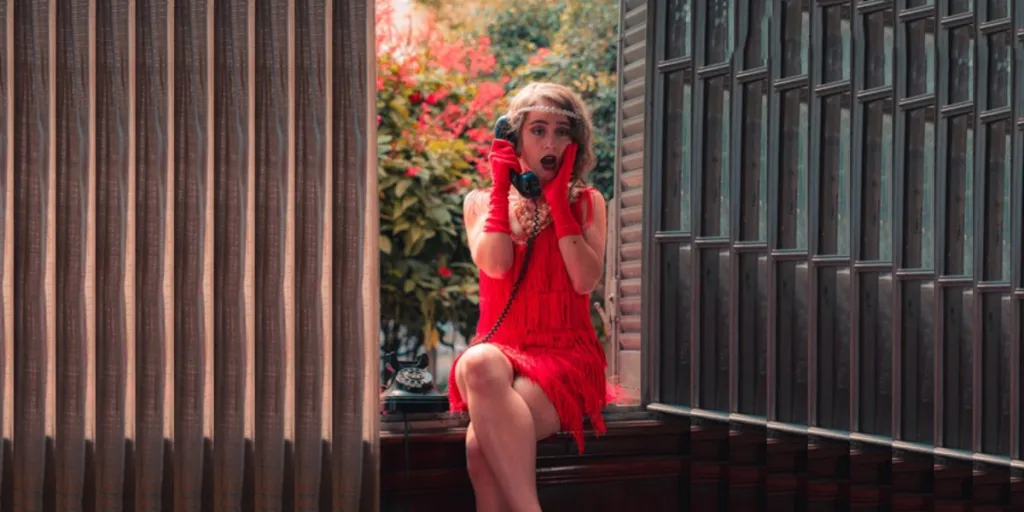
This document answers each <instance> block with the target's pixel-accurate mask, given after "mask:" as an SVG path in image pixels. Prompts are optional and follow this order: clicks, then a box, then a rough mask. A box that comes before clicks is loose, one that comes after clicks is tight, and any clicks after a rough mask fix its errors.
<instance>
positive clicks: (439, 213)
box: [430, 205, 452, 224]
mask: <svg viewBox="0 0 1024 512" xmlns="http://www.w3.org/2000/svg"><path fill="white" fill-rule="evenodd" d="M430 216H431V217H433V218H434V220H436V221H437V222H438V223H439V224H448V223H449V222H451V221H452V214H451V213H450V212H449V211H448V209H447V208H445V207H444V206H443V205H442V206H435V207H433V208H431V209H430Z"/></svg>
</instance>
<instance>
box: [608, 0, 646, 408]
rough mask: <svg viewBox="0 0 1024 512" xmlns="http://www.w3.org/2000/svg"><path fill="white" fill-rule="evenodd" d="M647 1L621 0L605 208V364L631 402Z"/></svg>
mask: <svg viewBox="0 0 1024 512" xmlns="http://www.w3.org/2000/svg"><path fill="white" fill-rule="evenodd" d="M646 32H647V2H646V0H622V3H621V6H620V19H619V49H618V51H619V57H618V58H619V63H618V64H619V67H618V69H619V77H618V79H619V93H618V105H619V109H618V110H619V113H618V128H617V134H616V140H615V154H616V158H615V186H616V189H615V198H614V200H613V201H612V203H613V204H611V205H610V207H609V215H610V217H609V225H610V226H611V230H612V233H611V236H609V244H610V245H611V250H610V251H609V252H610V253H611V258H610V260H611V264H612V267H611V268H612V269H613V276H614V277H613V282H612V285H611V286H608V287H606V290H607V292H606V293H607V297H606V302H605V303H606V305H607V308H608V310H609V312H610V313H611V317H612V318H611V323H612V325H611V344H612V347H613V350H612V352H613V354H612V359H611V361H609V365H610V366H611V367H612V368H611V371H613V372H614V373H615V374H616V375H618V376H619V379H620V380H621V383H622V385H623V387H624V388H626V390H627V391H629V393H630V395H631V398H634V399H639V397H640V371H641V370H640V367H641V365H640V267H641V238H642V237H641V235H642V233H643V188H642V185H643V162H644V155H643V149H644V102H645V100H644V91H645V89H644V68H645V62H644V61H645V58H646V39H647V34H646Z"/></svg>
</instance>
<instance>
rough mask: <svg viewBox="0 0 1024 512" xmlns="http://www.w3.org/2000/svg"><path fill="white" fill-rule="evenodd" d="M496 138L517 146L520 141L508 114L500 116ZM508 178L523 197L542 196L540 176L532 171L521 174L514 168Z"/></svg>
mask: <svg viewBox="0 0 1024 512" xmlns="http://www.w3.org/2000/svg"><path fill="white" fill-rule="evenodd" d="M494 138H496V139H504V140H507V141H509V142H511V143H512V147H516V145H517V144H518V143H519V141H518V139H517V138H516V133H515V131H513V130H512V125H511V124H510V123H509V122H508V117H507V116H501V117H499V118H498V122H497V123H495V124H494ZM508 178H509V181H511V182H512V186H513V187H515V188H516V190H518V191H519V193H520V194H521V195H522V196H523V197H525V198H527V199H537V198H538V197H540V194H541V189H540V178H538V177H537V175H536V174H534V173H533V172H532V171H529V170H527V171H524V172H523V173H522V174H520V173H518V172H516V171H515V170H514V169H509V171H508Z"/></svg>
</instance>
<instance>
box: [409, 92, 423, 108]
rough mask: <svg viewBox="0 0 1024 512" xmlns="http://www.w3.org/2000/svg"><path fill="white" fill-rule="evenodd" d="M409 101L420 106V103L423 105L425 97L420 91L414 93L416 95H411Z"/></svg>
mask: <svg viewBox="0 0 1024 512" xmlns="http://www.w3.org/2000/svg"><path fill="white" fill-rule="evenodd" d="M409 101H410V102H411V103H412V104H413V105H419V104H420V103H423V95H422V94H420V93H419V92H418V91H417V92H414V93H412V94H410V95H409Z"/></svg>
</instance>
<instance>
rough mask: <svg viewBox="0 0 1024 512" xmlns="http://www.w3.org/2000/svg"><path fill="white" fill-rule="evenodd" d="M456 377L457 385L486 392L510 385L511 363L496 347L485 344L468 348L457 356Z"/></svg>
mask: <svg viewBox="0 0 1024 512" xmlns="http://www.w3.org/2000/svg"><path fill="white" fill-rule="evenodd" d="M456 372H457V375H456V378H457V379H458V381H459V387H460V388H463V389H466V390H469V391H475V392H486V391H490V390H493V389H496V388H498V387H499V386H503V387H511V386H512V364H511V363H509V361H508V359H507V358H506V357H505V355H504V354H502V353H501V351H500V350H498V348H497V347H494V346H492V345H487V344H480V345H475V346H472V347H470V348H469V350H467V351H466V352H465V353H463V354H462V356H461V357H460V358H459V364H458V369H457V370H456Z"/></svg>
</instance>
